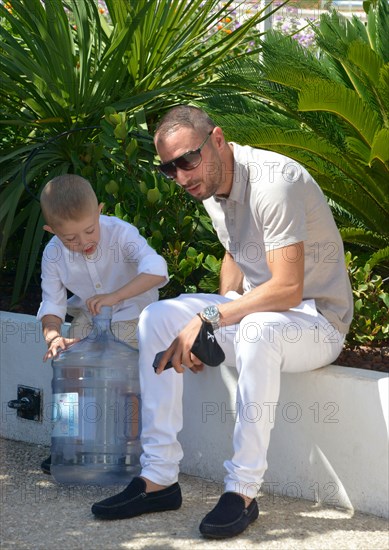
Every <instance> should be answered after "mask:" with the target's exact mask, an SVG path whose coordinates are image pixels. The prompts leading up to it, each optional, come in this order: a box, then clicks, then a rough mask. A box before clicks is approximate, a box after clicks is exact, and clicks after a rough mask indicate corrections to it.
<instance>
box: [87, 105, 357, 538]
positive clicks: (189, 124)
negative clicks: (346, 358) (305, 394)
mask: <svg viewBox="0 0 389 550" xmlns="http://www.w3.org/2000/svg"><path fill="white" fill-rule="evenodd" d="M155 145H156V149H157V151H158V154H159V156H160V159H161V161H162V163H161V165H160V166H159V169H160V171H161V172H162V173H163V174H165V175H166V176H167V177H169V178H173V179H174V180H175V181H176V182H177V183H178V184H179V185H181V186H182V187H183V188H184V189H185V190H186V191H187V192H188V193H189V194H191V195H192V196H193V197H194V198H195V199H196V200H199V201H203V203H204V206H205V208H206V210H207V212H208V214H209V216H210V217H211V219H212V221H213V225H214V227H215V230H216V232H217V235H218V238H219V240H220V241H221V243H222V244H223V246H224V247H225V249H226V255H225V259H224V261H223V264H222V268H221V274H220V287H219V294H218V295H211V294H193V295H191V294H188V295H181V296H179V297H178V298H175V299H172V300H164V301H160V302H156V303H155V304H151V305H150V306H148V307H147V308H146V309H145V310H144V312H143V313H142V315H141V318H140V322H139V340H140V372H141V388H142V402H143V406H142V422H143V428H142V445H143V455H142V458H141V464H142V472H141V477H140V478H135V479H134V480H133V481H132V482H131V483H130V485H129V486H128V487H127V488H126V489H125V490H124V491H123V492H122V493H120V494H118V495H115V496H114V497H111V498H109V499H106V500H104V501H102V502H100V503H97V504H95V505H94V506H93V508H92V511H93V513H94V514H96V515H97V516H99V517H104V518H111V519H114V518H124V517H132V516H136V515H139V514H142V513H145V512H153V511H159V510H171V509H177V508H179V506H180V505H181V492H180V488H179V485H178V482H177V479H178V471H179V462H180V459H181V458H182V449H181V446H180V444H179V443H178V441H177V433H178V432H179V431H180V430H181V428H182V384H183V377H182V376H180V374H181V373H183V372H184V370H185V369H186V368H189V369H191V370H192V371H195V372H197V371H201V370H202V369H203V367H204V365H203V364H202V362H201V360H200V359H199V358H198V357H197V356H196V355H195V354H194V353H192V352H191V348H192V346H193V344H194V342H195V340H196V337H197V335H198V333H199V330H200V328H201V327H202V325H203V323H206V326H207V327H209V329H210V331H209V332H210V333H211V332H212V330H211V328H213V330H214V334H215V336H216V339H217V341H218V343H219V344H220V346H221V348H222V350H223V352H224V354H225V362H226V364H228V365H235V366H236V368H237V370H238V373H239V378H238V387H237V398H236V400H237V402H238V403H240V405H241V407H244V405H245V404H247V403H253V402H254V403H257V404H258V405H259V406H261V405H262V404H263V403H269V402H273V403H274V402H277V400H278V397H279V390H280V378H281V372H303V371H310V370H313V369H317V368H319V367H322V366H324V365H328V364H330V363H331V362H332V361H334V360H335V359H336V357H337V356H338V355H339V353H340V351H341V349H342V346H343V342H344V339H345V335H346V333H347V331H348V328H349V325H350V322H351V319H352V293H351V287H350V283H349V280H348V276H347V272H346V269H345V264H344V256H343V245H342V241H341V238H340V235H339V232H338V230H337V228H336V225H335V222H334V219H333V217H332V214H331V211H330V209H329V207H328V205H327V203H326V200H325V197H324V195H323V193H322V192H321V190H320V188H319V187H318V185H317V184H316V183H315V181H314V180H313V179H312V177H311V176H310V175H309V174H308V172H307V171H306V170H305V169H304V168H303V167H302V166H300V165H299V164H297V163H295V162H294V161H292V160H291V159H289V158H286V157H284V156H282V155H279V154H276V153H272V152H269V151H264V150H258V149H253V148H251V147H247V146H246V147H242V146H241V145H238V144H236V143H227V142H226V140H225V138H224V135H223V131H222V129H221V128H220V127H218V126H216V124H215V123H214V122H213V121H212V120H211V119H210V118H209V117H208V115H207V114H206V113H205V112H203V111H202V110H200V109H197V108H195V107H190V106H178V107H175V108H173V109H172V110H171V111H169V112H168V113H167V114H166V115H165V116H164V117H163V119H162V120H161V122H160V123H159V126H158V128H157V130H156V133H155ZM290 331H292V332H290ZM160 350H166V351H165V353H163V355H162V358H161V360H160V362H159V365H158V366H157V369H156V373H157V374H158V375H159V376H156V375H155V373H154V370H153V368H152V363H153V360H154V356H155V354H156V353H157V352H159V351H160ZM169 360H170V362H171V364H172V366H173V367H174V368H173V369H171V370H167V371H166V372H164V369H165V366H166V365H167V363H168V361H169ZM271 428H272V424H271V423H270V422H269V419H266V418H265V415H263V418H261V419H260V420H259V421H258V422H256V423H252V422H249V421H247V420H246V419H245V418H243V417H241V418H238V419H237V421H236V424H235V430H234V439H233V443H234V455H233V457H232V458H231V459H230V460H227V461H226V462H225V463H224V466H225V469H226V471H227V474H226V477H225V492H224V493H223V494H222V496H221V497H220V499H219V502H218V504H217V505H216V507H215V508H214V509H213V510H212V511H211V512H210V513H208V514H207V515H206V516H205V518H204V519H203V521H202V522H201V525H200V532H201V533H202V534H203V535H204V536H205V537H212V538H226V537H231V536H235V535H237V534H239V533H241V532H243V531H244V530H245V529H246V527H247V526H248V525H249V524H250V523H252V522H253V521H254V520H255V519H256V518H257V517H258V506H257V502H256V500H255V497H256V495H257V492H258V490H259V487H260V485H261V482H262V479H263V475H264V472H265V470H266V467H267V463H266V453H267V449H268V446H269V440H270V431H271Z"/></svg>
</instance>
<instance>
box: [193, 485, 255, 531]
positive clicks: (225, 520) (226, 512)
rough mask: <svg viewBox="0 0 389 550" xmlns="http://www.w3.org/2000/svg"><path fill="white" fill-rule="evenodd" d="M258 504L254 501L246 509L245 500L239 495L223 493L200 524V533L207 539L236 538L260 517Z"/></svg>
mask: <svg viewBox="0 0 389 550" xmlns="http://www.w3.org/2000/svg"><path fill="white" fill-rule="evenodd" d="M258 514H259V512H258V504H257V501H256V500H255V499H253V500H252V501H251V503H250V505H249V506H248V507H247V508H245V501H244V499H243V498H242V497H241V496H240V495H238V494H237V493H232V492H227V493H223V494H222V496H221V497H220V499H219V502H218V503H217V504H216V506H215V508H214V509H213V510H211V511H210V512H209V513H208V514H207V515H206V516H205V518H204V519H203V521H202V522H201V524H200V533H201V534H202V535H203V536H204V537H207V538H213V539H224V538H229V537H235V536H236V535H239V534H240V533H242V532H243V531H244V530H245V529H246V527H248V526H249V525H250V523H252V522H253V521H255V520H256V519H257V517H258Z"/></svg>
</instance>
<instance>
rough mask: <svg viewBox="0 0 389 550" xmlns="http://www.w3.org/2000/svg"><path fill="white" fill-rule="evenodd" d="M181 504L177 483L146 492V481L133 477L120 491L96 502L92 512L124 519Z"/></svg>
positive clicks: (174, 508)
mask: <svg viewBox="0 0 389 550" xmlns="http://www.w3.org/2000/svg"><path fill="white" fill-rule="evenodd" d="M181 504H182V495H181V488H180V486H179V484H178V483H173V485H170V487H166V489H162V490H161V491H153V492H152V493H146V482H145V480H144V479H142V478H140V477H134V479H133V480H132V481H131V483H130V484H129V485H128V486H127V487H126V488H125V489H124V491H122V492H121V493H119V494H117V495H115V496H113V497H109V498H106V499H105V500H102V501H100V502H96V503H95V504H93V506H92V514H94V515H95V516H97V517H98V518H102V519H124V518H132V517H135V516H140V515H141V514H147V513H150V512H164V511H166V510H177V509H178V508H179V507H180V506H181Z"/></svg>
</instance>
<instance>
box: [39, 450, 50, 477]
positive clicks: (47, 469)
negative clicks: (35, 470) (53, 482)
mask: <svg viewBox="0 0 389 550" xmlns="http://www.w3.org/2000/svg"><path fill="white" fill-rule="evenodd" d="M50 468H51V455H50V456H48V457H47V458H45V459H44V461H43V462H42V464H41V470H42V472H44V473H45V474H48V475H50V474H51V471H50Z"/></svg>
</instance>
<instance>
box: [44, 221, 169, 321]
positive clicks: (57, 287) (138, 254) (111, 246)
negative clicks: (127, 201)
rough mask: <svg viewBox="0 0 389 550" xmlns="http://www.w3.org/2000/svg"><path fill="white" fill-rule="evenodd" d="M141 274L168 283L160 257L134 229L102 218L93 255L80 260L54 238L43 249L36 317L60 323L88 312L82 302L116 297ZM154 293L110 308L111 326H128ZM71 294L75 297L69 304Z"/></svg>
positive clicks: (154, 289) (77, 255)
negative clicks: (102, 296) (108, 295)
mask: <svg viewBox="0 0 389 550" xmlns="http://www.w3.org/2000/svg"><path fill="white" fill-rule="evenodd" d="M140 273H148V274H151V275H160V276H162V277H165V282H164V283H162V284H160V285H159V286H158V288H161V287H163V286H164V285H165V284H166V283H167V282H168V280H169V276H168V270H167V264H166V261H165V260H164V258H162V256H160V255H159V254H157V252H156V251H155V250H154V249H153V248H151V246H149V245H148V243H147V241H146V239H145V238H144V237H142V236H141V235H140V233H139V231H138V230H137V228H136V227H134V226H133V225H131V224H129V223H127V222H124V221H123V220H120V219H119V218H116V217H113V216H104V215H101V216H100V242H99V244H98V247H97V250H96V252H95V253H94V254H93V255H91V256H84V255H83V254H81V253H78V252H72V251H71V250H69V249H67V248H66V247H65V246H64V245H63V243H62V242H61V241H60V239H59V238H58V237H56V236H54V237H53V238H52V239H51V240H50V241H49V243H48V244H47V245H46V247H45V249H44V252H43V257H42V302H41V305H40V307H39V310H38V313H37V319H38V320H41V319H42V317H43V316H45V315H56V316H57V317H59V318H60V319H62V320H64V319H65V315H66V313H67V312H68V313H69V314H70V315H74V314H75V313H76V311H77V310H80V309H81V310H83V311H85V312H87V313H88V310H87V307H86V303H85V302H86V300H87V299H88V298H90V297H91V296H94V295H95V294H106V293H110V292H114V291H115V290H117V289H118V288H121V287H122V286H124V285H125V284H126V283H128V282H129V281H131V280H132V279H134V278H135V277H136V276H137V275H139V274H140ZM158 288H157V287H155V288H152V289H151V290H148V291H147V292H144V293H142V294H140V295H138V296H135V297H133V298H130V299H128V300H123V301H122V302H120V303H119V304H117V305H115V306H113V317H112V321H113V322H116V321H128V320H131V319H136V318H137V317H139V314H140V312H141V311H142V310H143V309H144V308H145V307H146V306H147V305H148V304H150V303H151V302H155V301H156V300H158V296H159V294H158ZM67 290H69V291H70V292H72V293H73V296H72V297H71V298H69V299H67V295H68V292H67Z"/></svg>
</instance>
